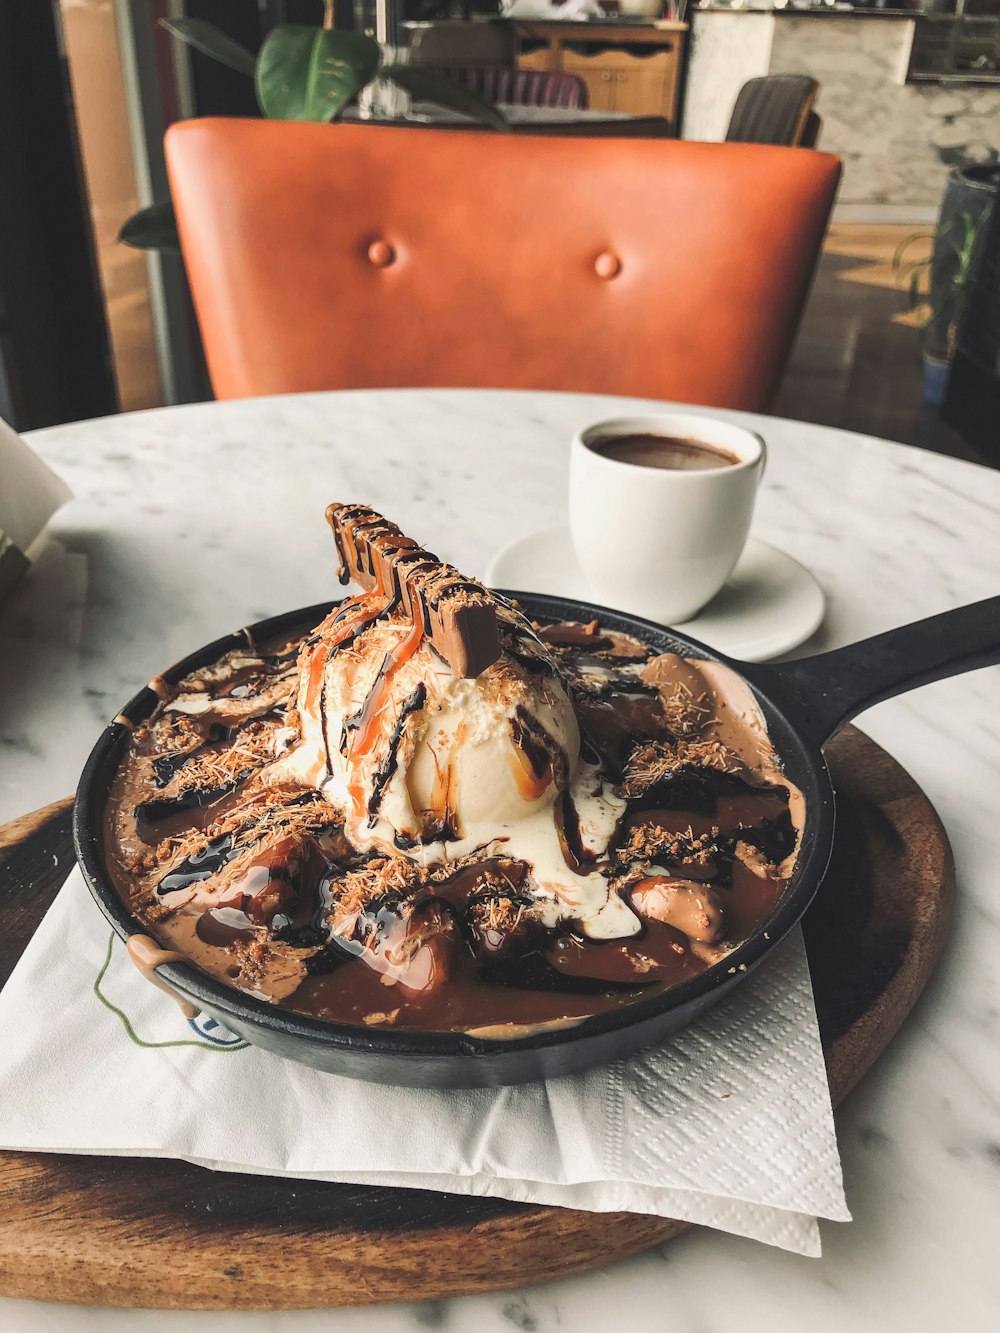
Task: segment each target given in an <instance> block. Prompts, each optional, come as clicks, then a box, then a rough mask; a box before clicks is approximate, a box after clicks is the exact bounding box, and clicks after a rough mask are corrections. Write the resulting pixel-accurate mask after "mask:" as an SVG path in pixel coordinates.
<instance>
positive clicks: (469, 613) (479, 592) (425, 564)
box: [326, 504, 500, 676]
mask: <svg viewBox="0 0 1000 1333" xmlns="http://www.w3.org/2000/svg"><path fill="white" fill-rule="evenodd" d="M326 516H327V519H328V521H329V524H330V527H331V528H332V529H333V538H334V541H335V542H336V545H337V553H338V555H339V556H340V569H339V571H338V575H339V578H340V581H341V582H342V583H346V582H348V580H353V581H354V582H355V583H356V584H358V586H359V587H360V588H362V589H363V590H364V591H365V592H370V591H372V590H373V589H374V590H377V591H378V592H381V593H384V594H385V596H386V597H387V599H388V601H389V603H390V604H396V603H398V604H399V605H400V606H402V608H403V610H404V612H405V613H406V614H407V615H408V616H410V618H411V619H412V620H414V621H416V620H417V619H418V617H419V619H420V620H421V621H422V623H423V627H424V633H425V634H426V636H427V639H428V641H429V643H430V645H431V647H432V648H433V649H434V650H435V651H436V652H437V653H438V654H439V656H441V657H442V658H443V659H444V660H445V661H446V662H447V663H448V665H449V666H450V667H451V669H452V671H454V673H455V675H456V676H478V675H479V673H480V672H481V671H485V670H486V668H487V667H488V666H489V665H490V664H491V663H493V662H495V661H496V660H497V658H498V657H499V656H500V632H499V629H498V626H497V616H496V603H495V601H494V600H493V595H492V593H491V592H489V590H488V589H486V588H484V587H483V586H482V584H481V583H476V582H474V581H473V580H471V579H467V578H465V577H464V576H463V575H462V574H460V573H459V572H458V570H457V569H455V568H453V567H452V566H451V565H446V564H444V563H443V562H442V561H441V560H439V559H438V558H437V556H436V555H432V554H431V552H430V551H425V550H424V549H423V548H422V547H420V546H418V545H417V543H416V542H415V541H414V540H413V539H412V538H411V537H406V536H404V534H403V533H402V532H400V530H399V528H397V527H396V525H395V523H390V522H389V521H388V520H387V519H385V518H383V517H382V515H381V514H379V513H376V511H375V510H374V509H370V508H369V507H368V506H367V505H345V504H332V505H330V507H329V508H328V509H327V511H326Z"/></svg>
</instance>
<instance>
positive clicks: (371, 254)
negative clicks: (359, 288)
mask: <svg viewBox="0 0 1000 1333" xmlns="http://www.w3.org/2000/svg"><path fill="white" fill-rule="evenodd" d="M368 260H369V262H370V263H372V264H374V265H375V267H376V268H388V267H389V265H390V264H392V263H395V260H396V252H395V250H394V249H393V248H392V246H391V245H390V244H389V242H388V241H372V242H371V244H370V245H369V247H368Z"/></svg>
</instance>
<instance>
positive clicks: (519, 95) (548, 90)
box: [435, 65, 587, 109]
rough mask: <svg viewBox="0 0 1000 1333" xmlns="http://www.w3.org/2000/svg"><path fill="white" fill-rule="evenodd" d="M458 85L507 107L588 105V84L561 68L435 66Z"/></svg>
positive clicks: (576, 75) (573, 106)
mask: <svg viewBox="0 0 1000 1333" xmlns="http://www.w3.org/2000/svg"><path fill="white" fill-rule="evenodd" d="M435 68H437V72H438V73H439V74H444V75H447V77H448V78H449V79H454V80H455V82H456V83H460V84H462V85H463V86H464V87H466V88H471V89H472V91H473V92H474V93H478V94H479V96H480V97H485V98H486V100H487V101H488V102H500V103H502V104H504V105H506V106H558V107H569V108H573V109H576V108H579V107H586V105H587V85H586V84H585V83H584V81H583V79H581V78H580V76H579V74H571V73H569V71H568V70H560V69H513V68H511V67H510V66H509V65H454V66H451V67H445V66H440V67H435Z"/></svg>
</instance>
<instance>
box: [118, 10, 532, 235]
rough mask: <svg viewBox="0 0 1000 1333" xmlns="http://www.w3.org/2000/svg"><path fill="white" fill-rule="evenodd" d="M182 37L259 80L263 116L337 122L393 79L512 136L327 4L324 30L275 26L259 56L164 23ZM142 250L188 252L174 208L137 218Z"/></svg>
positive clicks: (197, 26) (158, 206) (201, 31)
mask: <svg viewBox="0 0 1000 1333" xmlns="http://www.w3.org/2000/svg"><path fill="white" fill-rule="evenodd" d="M160 23H161V25H162V26H163V27H164V28H166V29H167V31H168V32H170V33H172V34H173V36H174V37H176V38H178V39H179V40H180V41H182V42H185V43H186V44H187V45H188V46H190V47H193V49H194V50H196V51H200V52H201V53H202V54H203V55H207V56H211V57H212V59H214V60H218V61H221V63H222V64H224V65H228V66H229V68H230V69H234V70H236V71H237V72H238V73H240V74H245V75H246V76H247V77H248V78H251V79H253V81H254V86H255V88H256V92H257V101H258V103H259V105H260V109H261V111H262V112H263V114H264V115H265V116H266V117H268V118H269V119H273V120H311V121H335V120H338V119H339V118H340V116H341V115H342V114H343V112H344V111H345V109H346V108H347V107H348V106H350V105H351V104H352V103H354V102H356V101H357V99H358V95H359V93H361V92H362V91H363V90H364V89H366V88H367V87H368V86H369V85H371V84H373V83H378V82H380V81H386V80H387V81H389V82H391V83H392V84H395V85H396V86H397V87H399V88H401V89H403V90H404V91H405V92H407V93H409V94H410V96H412V97H417V98H420V99H421V100H422V101H425V102H435V103H437V104H438V105H440V106H446V107H450V108H452V110H455V111H461V112H464V113H465V114H466V115H468V116H471V117H473V118H474V119H476V120H478V121H480V122H481V123H482V124H484V125H488V126H490V127H491V128H492V129H496V130H501V131H509V130H510V128H511V126H510V124H509V122H508V121H507V120H506V118H505V117H504V115H503V114H502V113H501V112H500V111H499V110H498V108H497V107H495V106H493V104H492V103H491V102H488V101H486V99H485V98H482V97H480V96H478V94H476V93H474V92H472V91H471V90H470V89H468V88H464V87H462V86H461V85H460V84H458V83H455V82H453V81H452V80H451V79H448V78H446V77H445V76H444V75H442V74H438V73H436V72H435V71H433V70H429V69H422V68H420V67H419V66H412V65H407V64H400V63H393V64H385V63H384V53H383V49H382V47H381V46H380V45H379V43H378V42H377V41H375V39H374V38H372V37H369V36H366V35H365V34H363V33H360V32H353V31H349V30H343V29H337V28H334V26H333V0H325V18H324V22H323V26H322V27H315V28H312V27H302V26H299V25H290V24H284V25H281V26H279V27H276V28H273V29H272V30H271V32H269V33H268V35H267V37H266V38H265V39H264V42H263V44H262V46H261V48H260V51H259V53H258V54H257V55H256V56H255V55H254V54H253V53H252V52H251V51H248V50H247V48H246V47H245V46H242V45H241V44H240V43H239V42H237V41H234V40H233V38H232V37H230V36H229V35H228V34H227V33H225V32H223V31H222V30H221V29H220V28H217V27H216V26H215V25H214V24H212V23H206V22H204V21H203V20H201V19H186V18H181V19H160ZM119 239H120V240H121V241H123V242H124V243H125V244H126V245H131V246H134V247H136V248H137V249H140V250H160V251H165V252H169V253H175V254H179V253H180V242H179V240H178V236H177V224H176V221H175V218H174V210H173V205H172V204H171V203H170V202H169V201H168V200H164V201H162V202H159V203H155V204H151V205H150V206H149V207H147V208H143V209H140V210H139V212H138V213H135V214H133V216H132V217H130V218H129V219H128V220H127V221H126V222H125V224H124V225H123V227H122V229H121V231H120V232H119Z"/></svg>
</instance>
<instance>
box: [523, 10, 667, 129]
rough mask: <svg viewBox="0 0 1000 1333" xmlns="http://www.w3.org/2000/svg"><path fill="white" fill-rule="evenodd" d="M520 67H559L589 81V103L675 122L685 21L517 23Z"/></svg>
mask: <svg viewBox="0 0 1000 1333" xmlns="http://www.w3.org/2000/svg"><path fill="white" fill-rule="evenodd" d="M515 27H516V29H517V35H518V40H519V44H520V53H519V55H518V61H517V63H518V66H519V67H520V68H521V69H557V70H565V71H566V72H567V73H570V74H577V75H579V77H580V78H581V79H583V81H584V83H585V84H586V85H587V92H588V94H589V101H590V105H591V107H593V108H594V109H595V110H598V111H619V112H624V113H625V114H626V115H630V116H666V118H667V119H668V120H670V121H671V122H673V124H674V125H675V126H676V124H677V112H678V96H679V93H680V75H681V62H682V60H683V57H684V42H685V39H686V36H687V24H686V23H650V24H643V25H641V26H639V25H633V24H608V23H600V24H598V23H541V22H539V23H532V22H527V21H525V22H518V23H517V24H515Z"/></svg>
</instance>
